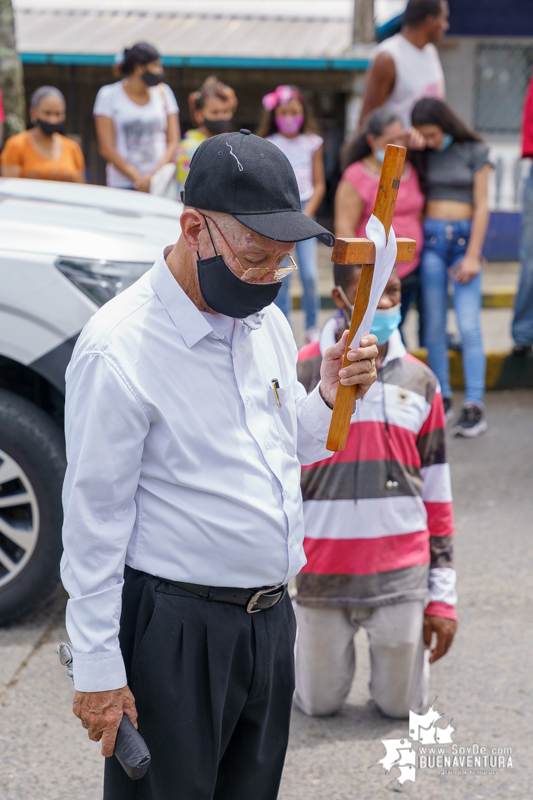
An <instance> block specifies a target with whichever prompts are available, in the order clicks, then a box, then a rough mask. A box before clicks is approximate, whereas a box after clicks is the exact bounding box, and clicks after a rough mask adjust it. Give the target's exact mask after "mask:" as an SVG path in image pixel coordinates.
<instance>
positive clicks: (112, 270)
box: [55, 256, 152, 306]
mask: <svg viewBox="0 0 533 800" xmlns="http://www.w3.org/2000/svg"><path fill="white" fill-rule="evenodd" d="M55 265H56V267H57V268H58V270H59V271H60V272H62V273H63V275H65V276H66V277H67V278H68V279H69V280H70V281H72V283H74V284H75V285H76V286H77V287H78V289H81V291H82V292H84V294H86V295H87V297H89V298H90V299H91V300H92V301H93V302H94V303H96V305H98V306H103V305H104V303H107V301H108V300H111V298H112V297H116V296H117V294H120V292H122V291H124V289H127V288H128V286H131V285H132V283H135V281H136V280H138V279H139V278H140V277H141V275H144V273H145V272H146V271H147V270H149V269H150V267H151V266H152V264H147V263H143V262H139V261H105V260H103V259H102V260H98V259H90V258H67V257H63V256H62V257H60V258H58V259H57V260H56V262H55Z"/></svg>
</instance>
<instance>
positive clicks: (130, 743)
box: [115, 714, 151, 781]
mask: <svg viewBox="0 0 533 800" xmlns="http://www.w3.org/2000/svg"><path fill="white" fill-rule="evenodd" d="M115 755H116V757H117V759H118V761H119V763H120V765H121V767H122V768H123V769H124V772H125V773H126V775H127V776H128V778H131V779H132V781H137V780H139V778H142V777H143V776H144V775H146V772H147V770H148V767H149V766H150V761H151V756H150V751H149V750H148V748H147V746H146V742H145V741H144V739H143V737H142V736H141V734H140V733H139V731H138V730H137V729H136V728H135V726H134V725H133V723H132V721H131V720H130V718H129V717H128V716H126V714H124V715H123V717H122V719H121V721H120V726H119V729H118V732H117V739H116V742H115Z"/></svg>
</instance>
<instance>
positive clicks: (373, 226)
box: [350, 214, 398, 349]
mask: <svg viewBox="0 0 533 800" xmlns="http://www.w3.org/2000/svg"><path fill="white" fill-rule="evenodd" d="M365 231H366V236H367V239H370V240H371V241H373V242H374V244H375V246H376V261H375V263H374V277H373V278H372V287H371V289H370V298H369V300H368V307H367V309H366V311H365V315H364V317H363V319H362V321H361V324H360V325H359V328H358V329H357V332H356V334H355V336H354V338H353V339H352V341H351V342H350V348H351V349H353V348H356V347H359V343H360V341H361V339H362V338H363V336H366V334H367V333H370V328H371V327H372V321H373V319H374V314H375V313H376V308H377V306H378V303H379V300H380V297H381V295H382V294H383V292H384V291H385V286H386V285H387V283H388V281H389V278H390V274H391V272H392V268H393V266H394V264H395V263H396V253H397V249H398V248H397V246H396V235H395V233H394V230H393V229H392V227H391V229H390V231H389V241H388V242H387V236H386V234H385V228H384V227H383V223H382V222H380V221H379V219H378V218H377V217H375V216H374V214H372V216H371V217H370V219H369V220H368V222H367V224H366V229H365Z"/></svg>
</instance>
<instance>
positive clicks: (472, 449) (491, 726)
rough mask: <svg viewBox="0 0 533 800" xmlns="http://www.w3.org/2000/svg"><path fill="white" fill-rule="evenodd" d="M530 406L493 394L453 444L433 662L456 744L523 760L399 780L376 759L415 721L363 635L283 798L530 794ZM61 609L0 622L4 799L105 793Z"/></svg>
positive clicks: (299, 745)
mask: <svg viewBox="0 0 533 800" xmlns="http://www.w3.org/2000/svg"><path fill="white" fill-rule="evenodd" d="M531 407H532V406H531V393H530V392H528V391H507V392H492V393H490V394H489V395H488V396H487V419H488V422H489V426H490V427H489V430H488V432H487V433H486V434H484V435H483V436H481V437H480V438H479V439H475V440H472V441H467V440H452V441H451V442H450V461H451V466H452V481H453V489H454V496H455V517H456V525H457V534H458V535H457V547H456V553H457V569H458V575H459V586H458V590H459V598H460V601H459V607H458V608H459V615H460V616H459V628H458V632H457V636H456V641H455V643H454V645H453V647H452V649H451V650H450V652H449V653H448V655H447V656H446V657H445V658H443V659H442V660H441V661H439V662H438V663H437V664H436V665H435V666H434V667H433V668H432V674H431V689H430V697H431V699H432V700H433V699H434V698H435V697H436V698H437V699H436V701H435V705H436V708H437V709H438V710H439V711H440V712H442V713H444V714H445V715H446V720H447V721H449V719H450V717H453V723H452V724H453V726H454V727H455V728H456V732H455V733H454V737H453V741H454V742H455V743H457V744H458V745H460V746H469V745H471V744H472V743H477V744H478V745H481V746H486V747H491V748H492V747H510V748H511V749H512V758H513V769H511V770H502V772H501V773H500V774H499V775H488V776H476V775H467V776H439V775H438V774H437V770H430V769H426V770H418V774H417V780H416V782H415V783H410V782H408V783H406V784H404V786H403V788H402V786H400V785H399V784H398V783H397V782H393V781H394V778H395V776H396V770H393V772H392V773H389V774H388V773H386V772H385V771H384V770H383V769H382V768H381V766H379V765H376V762H377V761H378V759H380V758H382V757H383V756H384V755H385V749H384V747H383V745H382V744H381V742H380V739H390V738H399V739H400V738H402V737H405V736H406V735H407V729H408V725H407V722H406V721H403V720H401V721H395V720H389V719H386V718H384V717H382V716H381V715H380V714H379V712H378V711H377V710H376V709H375V708H374V707H373V705H372V703H371V701H370V697H369V694H368V689H367V684H368V675H369V667H368V649H367V645H366V641H365V637H364V635H359V637H358V642H357V651H358V673H357V677H356V681H355V684H354V687H353V690H352V692H351V694H350V696H349V698H348V703H347V704H346V706H345V707H344V709H343V710H342V711H341V713H340V714H338V715H337V716H334V717H326V718H322V719H313V718H308V717H305V716H304V715H303V714H301V713H300V712H299V711H297V710H294V712H293V716H292V734H291V742H290V747H289V752H288V755H287V762H286V769H285V773H284V778H283V782H282V788H281V793H280V800H380V798H383V799H384V800H386V798H392V797H396V796H398V793H402V792H403V793H404V794H405V796H406V797H411V798H414V800H512V798H517V800H525V799H526V798H530V797H533V769H532V767H531V757H530V750H531V747H530V742H531V730H532V724H533V704H532V690H531V666H530V664H531V658H530V635H529V631H530V629H531V591H530V587H531V567H530V558H529V548H530V538H531V501H530V494H531V485H532V481H533V455H532V449H531V441H532V438H533V415H532V413H531ZM63 607H64V597H63V596H62V595H61V594H58V596H57V598H56V600H55V601H54V603H53V604H52V606H51V607H50V608H49V609H48V611H47V612H45V613H42V614H40V615H38V616H37V617H36V618H35V619H34V620H33V621H32V622H26V623H25V624H23V625H17V626H13V627H11V628H10V629H3V630H2V629H0V753H1V758H0V787H1V788H0V797H1V800H72V798H75V800H99V798H101V797H102V791H101V778H102V770H103V759H102V758H101V757H100V755H99V745H97V744H94V743H92V742H90V741H89V740H88V739H87V736H86V733H85V731H84V730H83V729H82V728H81V725H80V723H79V721H78V720H77V719H75V718H74V716H73V715H72V712H71V702H72V696H73V689H72V684H71V682H70V679H69V678H67V675H66V670H64V668H62V667H61V666H60V665H59V662H58V660H57V656H56V653H55V646H56V643H57V642H59V641H61V640H64V639H65V637H66V632H65V630H64V628H63V623H62V614H63ZM177 796H179V795H177ZM117 800H118V799H117ZM169 800H170V798H169ZM180 800H182V799H181V798H180ZM183 800H188V798H183Z"/></svg>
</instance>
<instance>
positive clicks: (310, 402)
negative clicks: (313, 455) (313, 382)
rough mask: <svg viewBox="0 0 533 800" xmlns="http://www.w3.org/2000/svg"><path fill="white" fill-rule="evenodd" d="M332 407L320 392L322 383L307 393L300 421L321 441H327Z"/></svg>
mask: <svg viewBox="0 0 533 800" xmlns="http://www.w3.org/2000/svg"><path fill="white" fill-rule="evenodd" d="M332 414H333V411H332V409H331V408H330V407H329V406H328V405H326V403H325V401H324V399H323V398H322V395H321V394H320V383H319V384H318V385H317V386H315V388H314V389H313V391H312V392H310V394H308V395H307V398H306V400H305V403H304V405H303V408H302V411H301V413H300V417H299V422H300V424H301V425H303V427H304V428H305V430H306V431H307V433H309V434H311V436H314V437H315V439H318V440H319V441H321V442H324V441H326V439H327V438H328V433H329V426H330V423H331V415H332Z"/></svg>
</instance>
